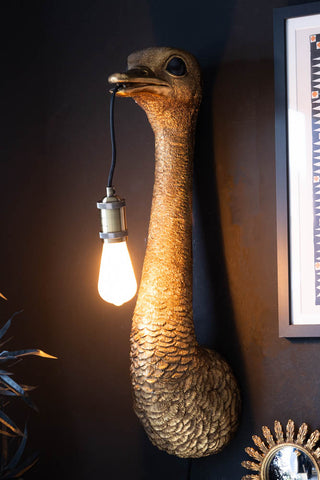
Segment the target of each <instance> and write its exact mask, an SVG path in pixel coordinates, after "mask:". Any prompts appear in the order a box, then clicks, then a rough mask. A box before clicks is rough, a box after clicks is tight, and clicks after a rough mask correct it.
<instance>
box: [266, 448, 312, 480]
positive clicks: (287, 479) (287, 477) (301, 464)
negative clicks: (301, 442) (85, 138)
mask: <svg viewBox="0 0 320 480" xmlns="http://www.w3.org/2000/svg"><path fill="white" fill-rule="evenodd" d="M267 479H268V480H320V479H319V477H318V473H317V468H316V465H315V463H314V461H313V459H312V458H311V457H310V456H309V455H307V454H306V453H305V452H303V451H302V450H300V449H299V448H298V447H292V446H289V445H288V446H284V447H281V448H279V450H277V451H276V452H274V454H273V456H272V458H271V460H270V462H269V466H268V472H267Z"/></svg>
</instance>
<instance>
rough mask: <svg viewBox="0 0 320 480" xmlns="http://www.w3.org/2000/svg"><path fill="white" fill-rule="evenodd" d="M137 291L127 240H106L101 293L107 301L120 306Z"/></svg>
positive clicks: (99, 288) (100, 286) (100, 282)
mask: <svg viewBox="0 0 320 480" xmlns="http://www.w3.org/2000/svg"><path fill="white" fill-rule="evenodd" d="M136 291H137V282H136V277H135V275H134V271H133V267H132V263H131V258H130V255H129V251H128V246H127V242H126V241H122V242H116V243H109V242H108V241H106V240H105V241H104V242H103V249H102V256H101V264H100V273H99V281H98V292H99V295H100V296H101V297H102V298H103V300H105V301H106V302H109V303H113V304H114V305H117V306H120V305H122V304H123V303H125V302H128V301H129V300H131V298H133V297H134V295H135V293H136Z"/></svg>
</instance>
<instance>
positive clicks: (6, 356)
mask: <svg viewBox="0 0 320 480" xmlns="http://www.w3.org/2000/svg"><path fill="white" fill-rule="evenodd" d="M0 338H1V337H0ZM27 355H33V356H35V357H43V358H52V359H56V358H57V357H54V356H53V355H49V354H48V353H45V352H43V351H42V350H39V349H38V348H34V349H28V350H15V351H14V352H8V351H7V350H3V352H1V353H0V362H1V361H4V360H5V361H6V360H15V359H16V358H19V357H26V356H27Z"/></svg>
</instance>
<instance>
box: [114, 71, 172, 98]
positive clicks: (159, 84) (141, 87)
mask: <svg viewBox="0 0 320 480" xmlns="http://www.w3.org/2000/svg"><path fill="white" fill-rule="evenodd" d="M108 81H109V83H113V84H116V85H121V87H122V88H121V89H120V90H118V92H117V95H119V96H122V97H131V96H133V95H135V94H136V93H140V92H150V93H154V94H159V95H163V94H164V92H165V90H166V89H168V88H169V83H168V82H166V81H165V80H162V79H160V78H157V77H156V76H155V75H154V73H153V72H152V70H150V69H149V68H147V67H138V68H132V69H130V70H127V71H126V72H125V73H113V74H112V75H110V77H109V78H108Z"/></svg>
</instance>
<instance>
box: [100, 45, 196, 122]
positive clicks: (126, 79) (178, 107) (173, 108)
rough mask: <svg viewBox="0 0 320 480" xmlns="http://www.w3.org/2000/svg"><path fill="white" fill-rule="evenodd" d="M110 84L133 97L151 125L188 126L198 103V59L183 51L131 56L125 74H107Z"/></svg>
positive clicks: (165, 49)
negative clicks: (178, 123)
mask: <svg viewBox="0 0 320 480" xmlns="http://www.w3.org/2000/svg"><path fill="white" fill-rule="evenodd" d="M109 82H110V83H113V84H120V85H121V86H122V87H123V88H122V89H121V90H119V91H118V93H117V95H118V96H122V97H131V98H133V99H134V100H135V101H136V103H138V105H140V106H141V107H142V108H143V109H144V110H145V112H146V114H147V115H148V118H149V120H150V123H151V124H152V125H153V123H154V122H153V121H154V120H156V122H157V123H158V124H159V122H160V123H162V122H163V123H164V125H165V126H167V127H169V126H170V124H171V123H172V122H173V126H175V127H176V125H177V122H182V124H185V123H189V122H187V120H188V119H193V118H194V116H196V115H194V114H196V113H197V111H198V107H199V104H200V100H201V75H200V68H199V65H198V62H197V60H196V59H195V58H194V57H193V55H191V54H190V53H187V52H185V51H183V50H178V49H175V48H168V47H154V48H147V49H145V50H141V51H139V52H135V53H132V54H131V55H129V57H128V70H127V71H126V72H125V73H114V74H113V75H110V77H109Z"/></svg>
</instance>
